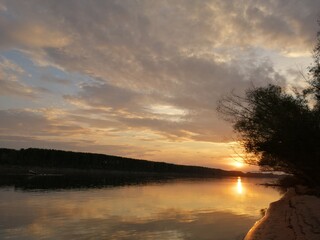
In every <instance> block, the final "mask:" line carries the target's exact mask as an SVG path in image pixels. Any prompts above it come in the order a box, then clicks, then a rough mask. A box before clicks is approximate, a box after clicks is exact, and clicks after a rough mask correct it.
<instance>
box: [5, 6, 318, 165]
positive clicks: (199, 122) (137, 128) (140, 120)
mask: <svg viewBox="0 0 320 240" xmlns="http://www.w3.org/2000/svg"><path fill="white" fill-rule="evenodd" d="M319 16H320V1H316V0H305V1H298V0H286V1H283V0H260V1H259V0H240V1H239V0H224V1H221V0H201V1H200V0H199V1H194V0H170V1H165V0H163V1H156V0H145V1H139V0H121V1H116V0H106V1H102V0H91V1H84V0H68V1H62V0H61V1H60V0H24V1H22V0H7V1H6V0H0V147H8V148H16V149H19V148H28V147H39V148H54V149H62V150H72V151H82V152H98V153H105V154H112V155H119V156H125V157H133V158H139V159H147V160H154V161H165V162H171V163H177V164H187V165H201V166H207V167H218V168H223V169H229V170H234V169H241V170H256V169H257V168H255V167H250V166H245V165H241V164H239V163H238V161H239V160H240V158H239V154H241V150H239V149H238V145H237V135H236V134H235V133H234V132H233V130H232V126H231V124H230V123H227V122H225V121H224V120H223V119H222V118H221V116H219V114H218V113H217V111H216V106H217V101H218V100H219V99H220V98H221V97H223V96H224V95H226V94H228V93H230V92H231V91H235V92H236V93H239V94H242V93H243V92H244V91H245V89H247V88H248V87H250V86H252V85H254V86H265V85H267V84H268V83H274V84H278V85H280V86H282V87H283V88H284V89H286V90H287V91H290V90H292V89H293V87H298V88H299V87H301V86H304V85H305V79H304V77H303V75H304V76H307V73H308V71H307V68H308V66H310V64H312V49H313V46H314V45H315V42H316V33H317V31H318V30H319V26H318V24H317V19H318V18H319Z"/></svg>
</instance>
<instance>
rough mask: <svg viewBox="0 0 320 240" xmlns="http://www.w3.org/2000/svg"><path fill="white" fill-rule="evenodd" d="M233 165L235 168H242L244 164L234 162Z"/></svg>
mask: <svg viewBox="0 0 320 240" xmlns="http://www.w3.org/2000/svg"><path fill="white" fill-rule="evenodd" d="M233 165H234V166H235V167H237V168H242V167H243V165H244V164H243V163H242V162H238V161H235V162H234V163H233Z"/></svg>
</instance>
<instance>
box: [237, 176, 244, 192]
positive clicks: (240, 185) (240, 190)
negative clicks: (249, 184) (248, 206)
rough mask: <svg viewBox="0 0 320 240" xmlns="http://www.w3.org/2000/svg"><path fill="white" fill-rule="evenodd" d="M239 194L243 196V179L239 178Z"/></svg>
mask: <svg viewBox="0 0 320 240" xmlns="http://www.w3.org/2000/svg"><path fill="white" fill-rule="evenodd" d="M237 193H238V194H242V193H243V188H242V182H241V177H238V180H237Z"/></svg>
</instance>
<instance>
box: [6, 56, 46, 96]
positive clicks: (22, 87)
mask: <svg viewBox="0 0 320 240" xmlns="http://www.w3.org/2000/svg"><path fill="white" fill-rule="evenodd" d="M25 74H26V73H25V71H24V69H22V68H21V67H20V66H19V65H17V64H16V63H14V62H12V61H10V60H8V59H7V58H4V57H0V95H2V96H11V95H13V96H16V97H24V98H31V99H33V98H36V97H37V96H38V94H40V93H47V92H48V90H47V89H45V88H41V87H31V86H28V85H27V84H25V83H23V82H22V79H23V78H24V76H25Z"/></svg>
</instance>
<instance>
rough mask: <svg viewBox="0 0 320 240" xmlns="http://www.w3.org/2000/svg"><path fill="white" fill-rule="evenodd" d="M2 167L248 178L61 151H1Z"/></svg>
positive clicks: (157, 163) (237, 173)
mask: <svg viewBox="0 0 320 240" xmlns="http://www.w3.org/2000/svg"><path fill="white" fill-rule="evenodd" d="M0 166H6V167H8V166H17V167H19V168H20V169H21V168H22V169H32V168H34V167H38V168H49V169H53V168H54V169H79V170H99V171H119V172H127V173H154V174H160V175H161V174H175V175H182V176H190V177H216V176H245V175H246V174H245V173H243V172H241V171H225V170H222V169H215V168H207V167H200V166H187V165H177V164H171V163H165V162H153V161H147V160H138V159H132V158H125V157H118V156H112V155H105V154H96V153H83V152H71V151H61V150H53V149H37V148H28V149H20V150H15V149H7V148H0Z"/></svg>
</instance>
